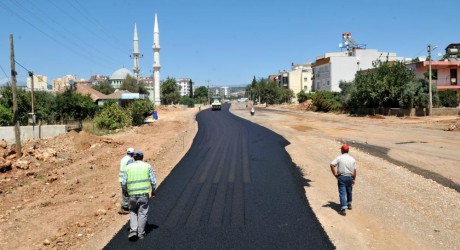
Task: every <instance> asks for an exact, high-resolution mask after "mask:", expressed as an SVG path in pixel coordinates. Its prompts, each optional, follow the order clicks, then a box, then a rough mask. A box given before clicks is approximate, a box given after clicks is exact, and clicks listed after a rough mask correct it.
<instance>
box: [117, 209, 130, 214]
mask: <svg viewBox="0 0 460 250" xmlns="http://www.w3.org/2000/svg"><path fill="white" fill-rule="evenodd" d="M118 214H129V210H128V209H124V208H120V210H118Z"/></svg>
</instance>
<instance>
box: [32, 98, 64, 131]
mask: <svg viewBox="0 0 460 250" xmlns="http://www.w3.org/2000/svg"><path fill="white" fill-rule="evenodd" d="M34 100H35V105H34V109H35V116H36V119H37V121H40V122H41V123H46V124H56V122H57V120H58V117H59V114H58V111H57V106H56V97H55V96H54V95H53V94H52V93H48V92H45V91H37V92H35V94H34Z"/></svg>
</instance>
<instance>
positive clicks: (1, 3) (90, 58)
mask: <svg viewBox="0 0 460 250" xmlns="http://www.w3.org/2000/svg"><path fill="white" fill-rule="evenodd" d="M0 6H3V8H4V9H6V10H7V11H9V12H11V13H12V14H13V15H15V16H16V17H18V18H19V19H21V20H22V21H24V22H25V23H27V24H28V25H30V26H31V27H32V28H34V29H36V30H37V31H38V32H40V33H41V34H43V35H44V36H46V37H47V38H49V39H50V40H52V41H54V42H56V43H58V44H60V45H61V46H62V47H64V48H66V49H68V50H69V51H71V52H73V53H74V54H76V55H78V56H82V54H80V53H79V51H78V50H75V49H74V48H72V47H69V46H68V45H67V44H66V43H64V42H62V41H60V40H58V39H55V38H54V37H53V36H51V35H50V34H48V33H47V32H45V31H43V30H42V29H40V28H39V27H37V26H36V25H34V24H33V23H32V22H30V21H29V20H27V19H26V18H24V17H22V16H21V15H20V14H19V13H18V12H16V11H14V10H13V9H11V8H10V7H9V6H8V5H6V4H5V3H3V2H1V1H0ZM69 41H71V40H69ZM71 43H74V44H75V42H73V41H71ZM82 51H85V50H84V48H82ZM86 52H87V51H86ZM87 53H88V52H87ZM88 55H89V56H87V57H89V59H88V60H89V61H91V62H93V63H94V64H96V65H101V64H100V63H99V62H97V61H95V60H94V59H93V57H92V56H91V54H90V53H88ZM84 58H86V56H85V57H84ZM102 61H103V62H104V64H105V61H104V60H102ZM105 66H106V67H107V66H109V65H108V64H105Z"/></svg>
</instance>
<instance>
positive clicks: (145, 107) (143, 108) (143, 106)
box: [131, 100, 155, 126]
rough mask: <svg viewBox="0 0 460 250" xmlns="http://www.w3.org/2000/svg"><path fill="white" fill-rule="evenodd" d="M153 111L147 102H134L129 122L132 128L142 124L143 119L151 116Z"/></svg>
mask: <svg viewBox="0 0 460 250" xmlns="http://www.w3.org/2000/svg"><path fill="white" fill-rule="evenodd" d="M154 110H155V105H153V104H152V103H151V102H150V101H149V100H136V101H134V102H133V103H132V104H131V120H132V124H133V125H134V126H137V125H141V124H143V123H144V120H145V117H147V116H149V115H151V114H152V113H153V111H154Z"/></svg>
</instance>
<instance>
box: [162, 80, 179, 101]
mask: <svg viewBox="0 0 460 250" xmlns="http://www.w3.org/2000/svg"><path fill="white" fill-rule="evenodd" d="M180 98H181V96H180V86H179V85H178V84H177V83H176V79H174V78H171V77H168V78H166V81H165V82H163V84H162V85H161V103H163V104H166V105H169V104H172V103H179V101H180Z"/></svg>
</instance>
